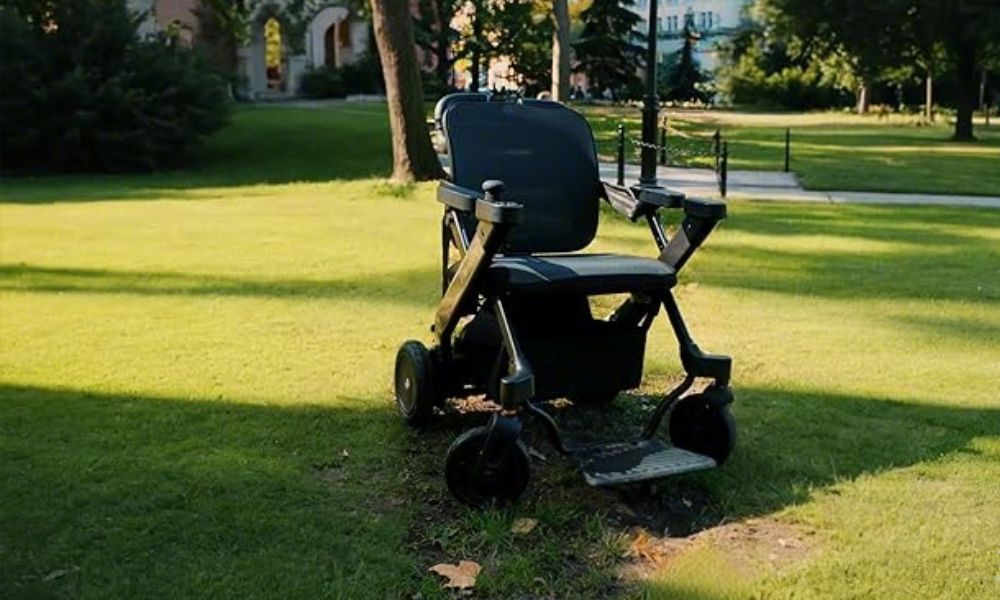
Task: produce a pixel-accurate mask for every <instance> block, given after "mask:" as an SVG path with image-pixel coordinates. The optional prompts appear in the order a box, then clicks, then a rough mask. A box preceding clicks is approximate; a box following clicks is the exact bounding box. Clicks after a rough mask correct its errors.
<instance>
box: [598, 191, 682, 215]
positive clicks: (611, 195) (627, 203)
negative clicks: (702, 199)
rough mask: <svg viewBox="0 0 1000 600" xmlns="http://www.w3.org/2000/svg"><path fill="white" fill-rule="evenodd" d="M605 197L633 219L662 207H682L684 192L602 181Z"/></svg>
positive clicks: (620, 211)
mask: <svg viewBox="0 0 1000 600" xmlns="http://www.w3.org/2000/svg"><path fill="white" fill-rule="evenodd" d="M602 183H603V184H604V197H605V198H606V199H607V201H608V203H609V204H610V205H611V206H612V208H614V209H615V210H616V211H618V212H619V213H621V214H622V215H624V216H625V217H626V218H628V219H629V220H631V221H635V220H636V219H638V218H639V217H643V216H646V215H649V214H652V213H654V212H656V211H657V210H659V209H661V208H680V207H681V203H682V202H683V201H684V194H683V193H681V192H677V191H674V190H668V189H665V188H660V187H657V188H650V187H639V186H633V187H631V188H628V187H625V186H621V185H615V184H613V183H607V182H602Z"/></svg>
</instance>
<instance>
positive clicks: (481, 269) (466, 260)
mask: <svg viewBox="0 0 1000 600" xmlns="http://www.w3.org/2000/svg"><path fill="white" fill-rule="evenodd" d="M442 190H445V191H444V193H442ZM503 191H504V184H503V182H501V181H496V180H489V181H485V182H483V195H482V196H481V197H479V196H478V195H477V197H476V198H475V199H474V203H473V206H474V207H475V209H474V210H475V216H476V220H477V221H478V224H477V225H476V233H475V235H474V236H473V238H472V241H471V243H470V244H469V248H468V249H467V250H466V252H465V255H464V256H462V260H461V262H459V264H458V270H456V271H455V275H454V276H453V277H452V278H451V282H450V283H449V284H448V288H447V289H446V290H445V292H444V296H443V297H442V298H441V304H440V305H439V306H438V312H437V316H436V317H435V319H434V333H435V334H436V335H437V336H438V339H439V340H442V341H444V340H447V339H448V338H449V336H450V335H451V333H452V331H454V329H455V325H456V324H457V323H458V319H459V317H460V316H461V314H462V310H463V307H465V306H468V305H469V303H470V302H473V301H475V298H476V295H477V293H478V291H479V289H480V287H481V282H482V280H483V276H484V275H485V273H486V271H487V270H488V269H489V266H490V263H491V262H492V261H493V257H494V256H496V254H497V252H499V251H500V249H501V248H502V247H503V245H504V244H505V243H506V241H507V236H508V234H509V233H510V231H511V228H513V227H514V226H515V225H517V224H518V223H520V222H521V216H522V213H523V211H524V207H523V206H522V205H521V204H518V203H516V202H510V201H505V200H504V199H503V197H502V196H503ZM468 192H471V190H467V189H465V188H461V187H459V186H456V185H454V184H450V183H442V184H441V186H440V187H439V188H438V199H441V201H442V202H444V203H445V204H446V205H448V206H449V207H452V208H456V210H463V209H461V208H457V207H456V206H453V205H452V204H451V203H455V204H458V203H459V202H460V201H461V200H462V195H463V194H466V195H467V193H468ZM472 193H474V192H472ZM466 210H468V211H471V210H473V209H472V207H470V208H468V209H466Z"/></svg>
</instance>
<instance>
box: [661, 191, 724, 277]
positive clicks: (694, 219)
mask: <svg viewBox="0 0 1000 600" xmlns="http://www.w3.org/2000/svg"><path fill="white" fill-rule="evenodd" d="M725 218H726V205H725V203H724V202H720V201H718V200H707V199H705V198H685V199H684V220H683V221H681V226H680V227H679V228H678V229H677V232H676V233H675V234H674V236H673V237H672V238H670V241H669V242H668V243H667V245H666V246H665V247H664V248H663V250H662V251H661V252H660V260H661V261H663V262H665V263H667V264H668V265H670V266H671V267H673V268H674V269H675V270H677V271H680V270H681V267H683V266H684V265H685V264H686V263H687V261H688V259H690V258H691V255H692V254H694V251H695V250H697V249H698V247H699V246H701V244H702V242H704V241H705V238H707V237H708V234H710V233H712V230H713V229H715V226H716V225H717V224H718V223H719V221H721V220H723V219H725Z"/></svg>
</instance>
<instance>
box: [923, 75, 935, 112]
mask: <svg viewBox="0 0 1000 600" xmlns="http://www.w3.org/2000/svg"><path fill="white" fill-rule="evenodd" d="M925 85H926V89H925V90H924V117H925V118H926V119H927V122H928V123H933V122H934V76H933V75H931V71H930V69H928V70H927V81H926V84H925Z"/></svg>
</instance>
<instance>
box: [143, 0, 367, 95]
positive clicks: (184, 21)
mask: <svg viewBox="0 0 1000 600" xmlns="http://www.w3.org/2000/svg"><path fill="white" fill-rule="evenodd" d="M249 4H250V6H251V15H250V31H249V32H248V33H249V36H248V42H247V43H246V44H244V45H242V46H240V47H239V48H237V50H236V57H235V60H236V65H237V73H238V74H239V75H240V77H241V79H242V80H243V92H244V93H245V94H246V95H247V96H249V97H250V98H253V99H260V98H267V97H283V96H291V95H294V94H296V93H297V92H298V89H299V82H300V80H301V78H302V75H303V74H304V73H305V72H306V70H308V69H310V68H322V67H324V66H327V65H334V66H343V65H347V64H351V63H352V62H354V61H355V60H357V59H358V58H360V57H361V56H362V55H363V54H364V53H365V52H366V51H367V49H368V45H369V40H368V31H369V30H368V24H367V22H366V21H365V19H364V18H362V17H361V16H360V15H357V14H352V13H351V10H350V9H349V8H348V7H347V6H346V2H342V1H340V0H334V1H332V2H331V1H322V0H316V1H313V2H306V3H305V6H304V8H303V9H302V12H301V13H297V14H292V13H291V11H290V10H289V5H290V4H293V3H292V2H291V1H290V0H250V1H249ZM198 5H199V2H198V0H129V6H130V8H131V9H132V10H133V12H136V13H139V14H142V15H144V17H145V18H144V19H143V21H142V24H141V25H140V27H139V34H140V35H151V34H155V33H157V32H161V31H172V32H173V33H174V34H175V35H177V36H178V37H179V38H180V39H181V40H182V41H184V42H186V43H189V44H193V43H196V42H197V40H198V35H199V24H200V21H199V18H198V14H197V8H198Z"/></svg>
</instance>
